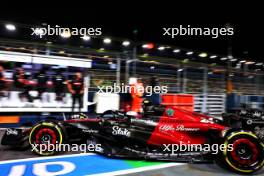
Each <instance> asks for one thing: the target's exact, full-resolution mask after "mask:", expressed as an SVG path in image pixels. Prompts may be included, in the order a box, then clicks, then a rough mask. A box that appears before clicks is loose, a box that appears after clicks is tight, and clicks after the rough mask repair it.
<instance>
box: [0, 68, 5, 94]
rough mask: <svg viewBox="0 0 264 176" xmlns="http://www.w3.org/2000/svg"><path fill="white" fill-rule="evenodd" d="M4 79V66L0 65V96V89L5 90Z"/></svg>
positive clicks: (0, 90) (0, 92) (0, 91)
mask: <svg viewBox="0 0 264 176" xmlns="http://www.w3.org/2000/svg"><path fill="white" fill-rule="evenodd" d="M5 84H6V79H5V76H4V68H3V67H2V66H1V65H0V97H1V96H3V93H2V91H4V90H5Z"/></svg>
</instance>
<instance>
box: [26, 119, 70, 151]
mask: <svg viewBox="0 0 264 176" xmlns="http://www.w3.org/2000/svg"><path fill="white" fill-rule="evenodd" d="M64 136H65V135H64V132H63V130H62V128H61V127H60V126H59V125H58V124H56V123H55V122H41V123H39V124H37V125H35V126H34V127H33V128H32V130H31V132H30V135H29V143H30V145H31V148H32V151H33V152H34V153H36V154H38V155H45V156H48V155H54V154H56V153H58V152H60V147H59V146H60V144H63V143H64V142H65V137H64Z"/></svg>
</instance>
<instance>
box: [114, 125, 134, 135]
mask: <svg viewBox="0 0 264 176" xmlns="http://www.w3.org/2000/svg"><path fill="white" fill-rule="evenodd" d="M112 134H113V135H121V136H127V137H130V136H131V132H130V131H128V130H127V129H126V128H119V127H118V126H113V132H112Z"/></svg>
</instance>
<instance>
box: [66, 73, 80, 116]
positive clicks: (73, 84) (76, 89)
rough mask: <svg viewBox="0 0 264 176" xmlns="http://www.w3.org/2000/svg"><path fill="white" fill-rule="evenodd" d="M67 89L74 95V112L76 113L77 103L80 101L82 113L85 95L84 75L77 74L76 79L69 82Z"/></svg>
mask: <svg viewBox="0 0 264 176" xmlns="http://www.w3.org/2000/svg"><path fill="white" fill-rule="evenodd" d="M67 87H68V90H69V92H70V93H71V94H72V112H74V107H75V104H76V101H78V104H79V112H80V111H81V107H82V101H83V100H82V99H83V93H84V82H83V78H82V73H80V72H77V73H75V77H74V79H73V80H69V81H67Z"/></svg>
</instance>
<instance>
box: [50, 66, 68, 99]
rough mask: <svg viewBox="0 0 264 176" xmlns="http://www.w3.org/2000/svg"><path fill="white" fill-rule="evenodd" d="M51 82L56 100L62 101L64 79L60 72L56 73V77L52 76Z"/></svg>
mask: <svg viewBox="0 0 264 176" xmlns="http://www.w3.org/2000/svg"><path fill="white" fill-rule="evenodd" d="M52 82H53V87H54V92H55V94H56V100H57V101H62V98H63V96H64V87H65V86H64V82H65V78H64V76H63V75H62V72H61V71H60V70H59V71H58V72H57V73H56V75H54V76H53V78H52Z"/></svg>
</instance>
